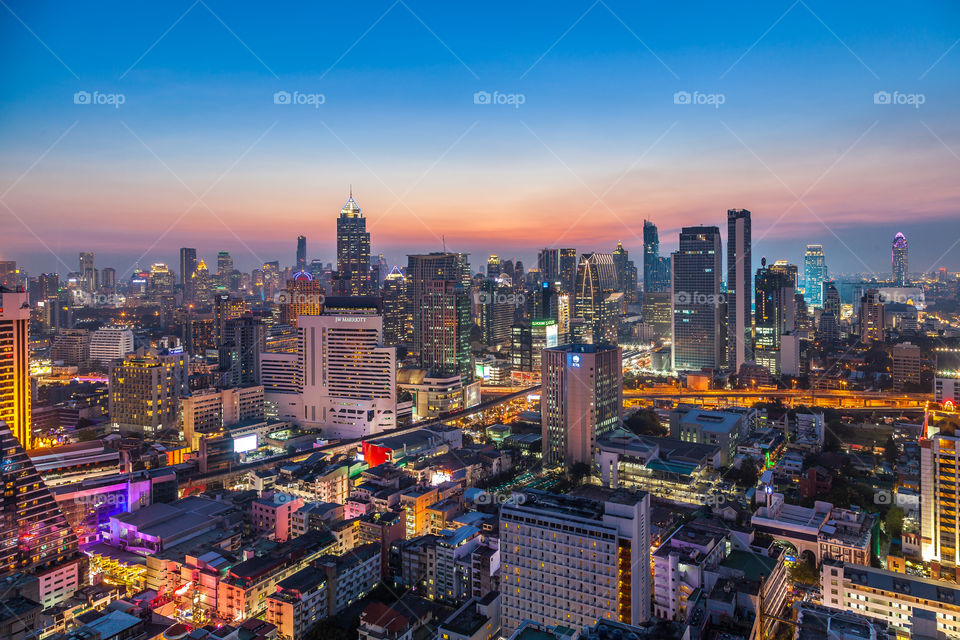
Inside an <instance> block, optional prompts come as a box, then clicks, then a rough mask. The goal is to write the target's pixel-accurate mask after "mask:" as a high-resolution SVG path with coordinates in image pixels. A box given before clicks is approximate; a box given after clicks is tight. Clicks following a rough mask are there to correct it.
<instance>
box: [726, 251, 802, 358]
mask: <svg viewBox="0 0 960 640" xmlns="http://www.w3.org/2000/svg"><path fill="white" fill-rule="evenodd" d="M795 295H796V294H795V291H794V289H793V287H792V286H790V278H789V275H787V274H786V273H784V272H782V271H774V270H773V269H768V268H767V264H766V259H763V260H761V267H760V268H759V269H757V277H756V309H755V311H754V324H755V325H756V346H755V356H754V357H755V359H756V362H757V364H759V365H760V366H762V367H766V369H767V370H768V371H769V372H770V373H771V374H773V375H779V374H780V365H781V354H780V347H781V338H782V336H783V334H785V333H787V332H790V331H793V330H794V328H795V327H794V324H795V315H796V309H795V306H794V303H795ZM737 370H738V371H739V367H738V368H737Z"/></svg>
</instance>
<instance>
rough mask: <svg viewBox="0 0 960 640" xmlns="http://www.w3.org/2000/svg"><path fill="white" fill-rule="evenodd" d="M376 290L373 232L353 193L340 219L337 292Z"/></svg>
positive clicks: (348, 294) (338, 293)
mask: <svg viewBox="0 0 960 640" xmlns="http://www.w3.org/2000/svg"><path fill="white" fill-rule="evenodd" d="M372 292H373V287H372V283H371V278H370V234H369V233H368V232H367V220H366V218H364V217H363V212H362V211H361V210H360V205H358V204H357V201H356V200H354V199H353V192H352V191H351V192H350V197H349V198H347V202H346V204H344V205H343V208H342V209H340V217H339V218H337V278H336V283H335V285H334V293H336V294H337V295H347V296H361V295H368V294H370V293H372Z"/></svg>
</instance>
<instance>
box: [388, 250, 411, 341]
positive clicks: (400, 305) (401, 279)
mask: <svg viewBox="0 0 960 640" xmlns="http://www.w3.org/2000/svg"><path fill="white" fill-rule="evenodd" d="M381 297H382V298H383V344H385V345H386V346H388V347H398V346H400V345H410V343H411V342H412V341H413V309H412V308H411V304H410V287H409V279H408V278H407V277H406V276H405V275H403V271H401V270H400V267H394V268H393V270H392V271H391V272H390V274H389V275H388V276H387V277H386V278H384V279H383V290H382V292H381Z"/></svg>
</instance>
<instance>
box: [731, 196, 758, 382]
mask: <svg viewBox="0 0 960 640" xmlns="http://www.w3.org/2000/svg"><path fill="white" fill-rule="evenodd" d="M750 226H751V225H750V212H749V211H747V210H746V209H729V210H728V211H727V367H728V368H730V369H733V370H734V371H739V370H740V365H742V364H743V363H744V362H747V361H748V360H753V330H752V327H751V322H750V309H751V308H752V306H753V305H752V299H751V298H752V291H753V286H752V283H751V276H752V270H753V266H752V264H751V259H750Z"/></svg>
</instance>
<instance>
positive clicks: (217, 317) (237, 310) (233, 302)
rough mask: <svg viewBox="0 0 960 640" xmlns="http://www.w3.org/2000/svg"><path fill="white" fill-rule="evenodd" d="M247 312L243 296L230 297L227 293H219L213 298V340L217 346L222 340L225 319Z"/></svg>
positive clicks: (231, 318)
mask: <svg viewBox="0 0 960 640" xmlns="http://www.w3.org/2000/svg"><path fill="white" fill-rule="evenodd" d="M246 312H247V304H246V302H244V300H243V298H232V297H230V296H228V295H227V294H223V293H222V294H219V295H217V296H214V298H213V321H214V329H213V340H214V343H215V344H216V346H217V347H220V346H221V345H222V344H223V341H224V335H225V333H224V332H225V330H226V327H227V321H228V320H233V319H234V318H239V317H241V316H243V314H245V313H246Z"/></svg>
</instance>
